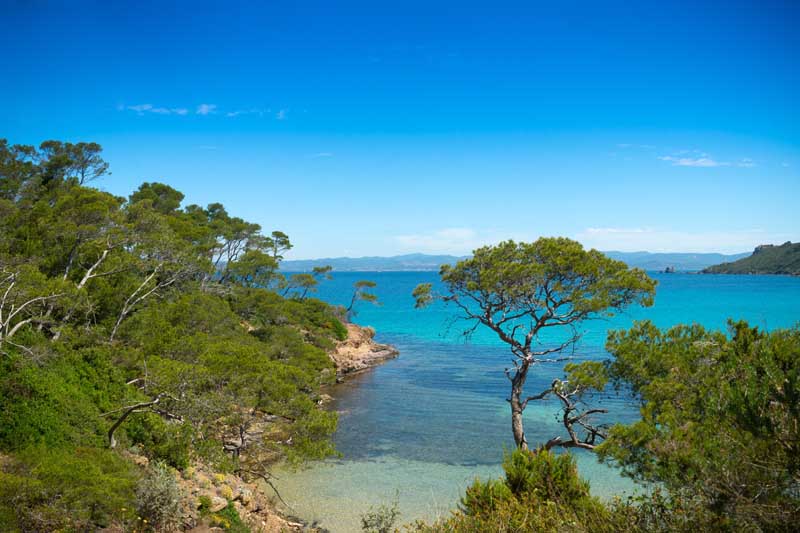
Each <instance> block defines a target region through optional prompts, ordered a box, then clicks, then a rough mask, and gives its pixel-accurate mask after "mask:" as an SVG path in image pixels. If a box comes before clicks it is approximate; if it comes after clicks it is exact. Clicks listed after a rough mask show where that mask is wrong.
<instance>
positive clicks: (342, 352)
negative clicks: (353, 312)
mask: <svg viewBox="0 0 800 533" xmlns="http://www.w3.org/2000/svg"><path fill="white" fill-rule="evenodd" d="M373 337H375V330H374V329H372V328H368V327H362V326H358V325H356V324H347V339H345V340H343V341H341V342H339V343H337V345H336V347H335V348H334V350H333V351H332V352H331V353H330V356H331V359H333V363H334V364H335V365H336V374H337V376H338V377H339V378H341V377H342V376H345V375H347V374H352V373H353V372H360V371H362V370H365V369H367V368H371V367H373V366H375V365H378V364H380V363H382V362H384V361H386V360H388V359H394V358H395V357H397V356H398V354H399V352H398V351H397V349H396V348H395V347H394V346H390V345H388V344H380V343H378V342H375V340H374V338H373Z"/></svg>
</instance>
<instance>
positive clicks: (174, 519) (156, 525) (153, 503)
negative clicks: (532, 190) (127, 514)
mask: <svg viewBox="0 0 800 533" xmlns="http://www.w3.org/2000/svg"><path fill="white" fill-rule="evenodd" d="M180 500H181V490H180V487H179V486H178V482H177V481H176V479H175V476H174V475H173V473H172V472H171V471H170V469H169V467H168V466H166V465H165V464H164V463H152V464H151V466H150V467H149V468H148V470H147V474H146V475H145V477H144V478H143V479H142V480H141V481H140V482H139V485H138V486H137V487H136V509H137V512H138V514H139V516H140V517H141V518H142V519H144V520H147V522H148V523H149V524H150V526H151V527H152V528H153V529H154V530H155V531H173V530H176V529H177V528H178V526H179V525H180Z"/></svg>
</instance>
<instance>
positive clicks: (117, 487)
mask: <svg viewBox="0 0 800 533" xmlns="http://www.w3.org/2000/svg"><path fill="white" fill-rule="evenodd" d="M135 484H136V476H135V473H134V471H133V468H132V466H131V465H130V464H129V463H127V462H126V461H124V460H123V459H121V458H120V457H119V456H117V455H116V454H115V453H113V452H110V451H108V450H102V449H94V448H76V449H70V448H56V449H52V448H47V447H45V446H35V447H31V448H27V449H25V450H24V451H22V452H21V453H20V454H18V455H17V458H16V459H14V460H12V461H11V462H10V463H9V464H6V465H5V466H4V467H3V469H2V473H0V520H4V521H5V523H3V522H0V529H2V530H3V531H24V532H30V531H42V532H44V531H58V530H67V531H88V530H94V529H96V528H100V527H105V526H108V525H110V524H111V522H112V521H113V519H114V518H115V517H116V518H122V517H124V516H126V513H127V511H126V510H130V509H133V507H134V505H133V504H134V487H135Z"/></svg>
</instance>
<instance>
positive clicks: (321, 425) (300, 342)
mask: <svg viewBox="0 0 800 533" xmlns="http://www.w3.org/2000/svg"><path fill="white" fill-rule="evenodd" d="M107 169H108V164H107V163H106V162H105V161H103V160H102V158H101V149H100V147H99V146H98V145H96V144H85V143H80V144H69V143H61V142H56V141H49V142H46V143H43V144H42V145H41V146H40V147H39V148H38V149H37V148H34V147H31V146H19V145H13V146H12V145H9V143H7V142H6V141H4V140H2V141H0V530H2V531H25V532H30V531H93V530H97V529H100V528H105V527H112V528H114V530H116V531H134V530H135V531H149V530H158V531H162V530H164V531H166V530H173V529H175V528H177V527H184V526H191V524H185V523H183V524H181V523H179V522H178V520H179V518H178V517H177V516H176V514H175V509H177V507H176V505H177V504H176V502H175V500H176V498H179V497H180V495H179V491H178V488H177V486H176V484H175V483H176V482H175V476H174V475H172V474H164V472H169V471H172V472H173V473H174V472H175V470H181V471H187V469H189V468H190V465H192V464H193V463H202V464H203V465H206V466H207V467H209V468H212V469H213V470H214V471H216V472H220V473H221V474H220V475H223V474H224V473H232V474H236V475H238V476H241V477H242V478H245V479H262V480H267V481H269V475H270V474H269V471H270V466H271V465H272V464H274V463H275V462H276V461H280V460H288V461H294V462H298V461H302V460H304V459H307V458H319V457H325V456H327V455H330V454H332V453H333V451H334V449H333V445H332V443H331V441H330V436H331V434H332V433H333V431H334V429H335V427H336V415H335V414H334V413H330V412H326V411H322V410H321V409H319V408H318V400H319V396H318V390H319V386H320V385H321V384H323V383H326V382H331V381H332V380H333V379H334V377H335V373H334V369H333V366H332V362H331V360H330V358H329V357H328V355H327V353H326V350H328V349H330V348H331V347H332V346H333V345H334V343H335V342H336V341H339V340H342V339H344V338H345V337H346V335H347V330H346V329H345V327H344V326H343V324H342V323H341V322H340V320H339V316H340V311H337V310H336V309H333V308H331V307H330V306H328V305H327V304H325V303H323V302H321V301H318V300H314V299H311V298H307V297H306V294H308V293H310V292H312V291H313V290H314V285H315V283H316V278H314V277H313V276H311V275H306V276H305V277H294V278H290V279H288V280H287V279H285V278H284V277H283V276H282V275H281V274H279V273H278V265H279V263H280V261H281V258H282V257H281V256H282V253H283V252H284V251H286V250H288V249H289V248H290V247H291V243H290V242H289V239H288V237H287V236H286V235H284V234H283V233H281V232H277V231H276V232H272V233H271V234H269V235H265V234H263V233H262V231H261V228H260V227H259V226H258V225H257V224H252V223H248V222H246V221H244V220H242V219H240V218H237V217H235V216H232V215H230V214H229V213H228V212H227V211H226V209H225V208H224V207H223V206H222V205H221V204H216V203H215V204H211V205H208V206H206V207H202V206H199V205H188V206H186V207H184V208H181V202H182V201H183V194H181V193H180V192H179V191H177V190H175V189H173V188H171V187H169V186H168V185H165V184H161V183H144V184H142V186H141V187H139V189H138V190H136V191H134V192H133V193H132V194H131V195H130V196H129V197H127V198H122V197H117V196H114V195H112V194H109V193H107V192H103V191H100V190H98V189H95V188H92V187H90V186H88V184H89V182H91V180H92V179H94V178H98V177H100V176H102V175H103V174H106V172H107ZM278 292H280V294H278ZM141 456H146V457H147V458H148V459H149V461H145V462H147V463H149V464H150V465H151V466H149V467H147V468H146V469H143V468H140V467H135V466H134V465H133V463H132V462H131V461H130V460H129V459H127V458H130V457H141ZM229 503H230V505H229V509H228V511H225V512H226V513H228V514H227V515H226V516H227V518H225V519H224V520H223V519H222V518H220V520H223V522H224V523H227V524H228V525H231V524H239V523H240V521H238V518H235V517H233V516H232V514H235V512H236V511H235V510H233V509H234V508H233V507H231V505H232V502H229ZM237 527H238V526H237ZM243 527H244V526H243ZM238 531H242V529H238Z"/></svg>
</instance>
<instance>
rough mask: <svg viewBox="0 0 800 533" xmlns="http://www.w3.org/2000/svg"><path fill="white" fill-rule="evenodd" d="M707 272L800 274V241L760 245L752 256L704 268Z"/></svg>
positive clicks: (704, 271)
mask: <svg viewBox="0 0 800 533" xmlns="http://www.w3.org/2000/svg"><path fill="white" fill-rule="evenodd" d="M703 273H705V274H790V275H795V276H796V275H798V274H800V243H798V242H795V243H792V242H785V243H783V244H781V245H772V244H765V245H762V246H759V247H757V248H756V249H755V251H754V252H753V255H751V256H750V257H745V258H742V259H739V260H738V261H734V262H733V263H722V264H721V265H714V266H711V267H708V268H706V269H704V270H703Z"/></svg>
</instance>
